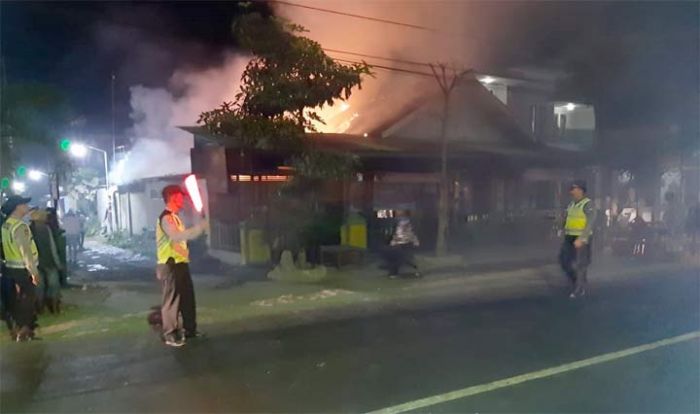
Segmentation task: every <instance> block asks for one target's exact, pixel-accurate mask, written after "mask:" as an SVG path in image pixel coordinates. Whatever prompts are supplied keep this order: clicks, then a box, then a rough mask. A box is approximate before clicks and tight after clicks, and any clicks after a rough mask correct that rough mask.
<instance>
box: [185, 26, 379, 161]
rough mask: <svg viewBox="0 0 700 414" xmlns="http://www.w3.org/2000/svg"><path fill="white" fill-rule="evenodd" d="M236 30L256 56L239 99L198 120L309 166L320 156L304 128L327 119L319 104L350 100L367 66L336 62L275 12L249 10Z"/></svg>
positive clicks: (252, 145) (211, 129) (367, 71)
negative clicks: (316, 153) (321, 115)
mask: <svg viewBox="0 0 700 414" xmlns="http://www.w3.org/2000/svg"><path fill="white" fill-rule="evenodd" d="M233 32H234V35H235V36H236V38H237V40H238V41H239V44H240V45H241V47H243V48H245V49H247V50H248V51H250V52H251V53H252V54H253V58H252V59H251V61H250V62H249V63H248V65H247V67H246V69H245V71H244V73H243V76H242V79H241V89H240V92H239V93H238V94H237V95H236V100H235V101H234V102H225V103H223V104H222V105H221V106H220V107H219V108H217V109H214V110H212V111H208V112H204V113H203V114H201V116H200V119H199V122H200V123H203V124H204V125H205V126H206V128H207V129H208V130H209V132H210V133H212V134H214V135H222V136H227V137H232V138H233V139H236V140H237V141H238V144H239V145H240V146H242V147H244V148H253V149H263V150H279V151H281V152H285V153H288V154H290V155H291V156H293V157H300V158H301V159H303V160H305V161H306V164H308V162H309V161H310V160H321V159H322V158H323V157H322V156H313V157H310V156H309V155H308V153H310V152H313V151H314V149H313V148H312V146H311V143H310V142H309V140H308V138H307V137H306V136H305V133H304V132H305V131H307V130H308V131H313V130H314V127H313V122H314V121H316V122H323V120H322V119H321V117H320V116H319V115H318V113H317V110H318V109H319V108H321V107H322V106H323V105H333V104H334V101H335V100H336V99H347V98H349V97H350V95H351V93H352V90H353V88H355V87H360V86H361V81H362V79H361V77H362V76H363V75H370V69H369V66H368V65H367V64H365V63H361V64H354V65H349V66H346V65H342V64H339V63H337V62H336V61H334V60H333V59H332V58H330V57H329V56H327V55H326V54H325V52H324V51H323V48H322V47H321V45H320V44H318V43H317V42H315V41H313V40H311V39H308V38H306V37H303V36H300V35H299V33H303V32H304V29H303V28H302V27H301V26H298V25H295V24H291V23H289V22H286V21H283V20H280V19H278V18H275V17H272V16H263V15H262V14H260V13H249V14H246V15H244V16H242V17H241V18H240V19H239V20H238V21H236V22H235V23H234V25H233ZM302 154H304V155H302ZM335 159H337V157H335ZM324 164H325V165H331V163H330V162H328V163H324ZM343 164H344V165H347V163H343ZM320 168H321V167H320V166H319V167H318V168H315V169H314V171H315V172H318V169H320Z"/></svg>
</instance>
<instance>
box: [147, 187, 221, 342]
mask: <svg viewBox="0 0 700 414" xmlns="http://www.w3.org/2000/svg"><path fill="white" fill-rule="evenodd" d="M184 196H185V193H184V192H183V191H182V188H180V186H178V185H169V186H166V187H165V188H164V189H163V201H164V202H165V210H163V212H162V213H161V215H160V217H158V221H157V222H156V245H157V255H156V256H157V260H158V264H157V267H156V276H157V277H158V280H160V281H161V285H162V290H163V304H162V306H161V316H162V319H163V341H164V342H165V344H166V345H168V346H174V347H179V346H182V345H184V344H185V338H196V337H198V336H200V334H199V333H198V332H197V315H196V309H195V300H194V287H193V285H192V277H191V276H190V268H189V261H190V253H189V249H188V247H187V240H192V239H195V238H197V237H199V235H200V234H202V232H204V231H205V230H207V229H208V223H207V221H206V220H202V221H201V222H200V223H198V224H197V225H195V226H193V227H190V228H188V229H186V228H185V225H184V224H183V223H182V220H180V217H179V216H178V214H177V213H178V212H179V211H180V210H181V209H182V207H183V205H184V200H185V198H184ZM179 316H182V328H184V334H183V332H181V329H180V328H181V326H180V324H179Z"/></svg>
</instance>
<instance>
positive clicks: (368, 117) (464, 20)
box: [276, 0, 525, 135]
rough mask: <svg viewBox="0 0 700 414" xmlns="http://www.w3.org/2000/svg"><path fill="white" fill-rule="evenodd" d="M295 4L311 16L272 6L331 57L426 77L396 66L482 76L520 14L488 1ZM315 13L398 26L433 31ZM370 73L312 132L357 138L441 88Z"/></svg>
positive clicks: (311, 0) (309, 0)
mask: <svg viewBox="0 0 700 414" xmlns="http://www.w3.org/2000/svg"><path fill="white" fill-rule="evenodd" d="M293 3H294V4H297V5H301V6H307V7H311V8H316V10H314V9H308V8H303V7H295V6H292V5H288V4H284V3H280V4H277V5H276V13H277V14H278V15H280V16H282V17H284V18H287V19H288V20H290V21H291V22H293V23H297V24H300V25H302V26H304V27H305V28H306V29H307V30H308V32H307V33H305V34H304V35H305V36H308V37H310V38H312V39H314V40H316V41H318V42H319V43H320V44H321V46H323V47H324V48H325V49H327V53H328V54H329V55H330V56H331V57H333V58H338V59H344V60H351V61H360V60H365V61H366V62H367V63H369V64H370V65H372V64H374V65H381V66H388V67H392V68H397V69H406V70H408V71H413V72H421V73H425V74H430V73H431V69H430V67H428V66H425V65H415V64H409V63H406V62H400V61H399V60H402V61H411V62H423V63H445V64H448V65H450V66H453V67H454V68H456V69H460V70H462V69H477V70H478V69H483V68H484V67H486V66H488V65H489V64H490V63H492V62H493V61H494V60H496V59H498V57H497V56H496V54H497V53H498V51H500V50H503V47H502V46H504V45H503V42H504V41H505V37H506V33H508V32H510V31H512V30H514V29H513V27H514V26H513V25H512V24H511V23H512V21H513V20H514V16H516V15H517V14H518V13H519V12H518V10H520V9H522V8H524V7H525V5H522V7H521V6H519V5H517V4H509V5H506V6H507V7H494V6H493V5H490V4H488V3H486V2H474V1H401V2H399V1H390V0H385V1H381V0H380V1H378V0H353V1H352V2H348V1H326V0H294V2H293ZM496 3H500V2H496ZM317 9H327V10H334V11H338V12H342V13H347V14H354V15H359V16H368V17H371V18H376V19H384V20H389V21H394V22H401V23H406V24H409V25H417V26H421V27H423V28H426V29H431V30H422V29H417V28H411V27H405V26H400V25H393V24H388V23H386V22H379V21H373V20H369V19H362V18H355V17H350V16H347V15H339V14H333V13H326V12H323V11H320V10H317ZM508 49H513V47H512V46H510V47H508ZM338 51H344V52H354V53H359V54H363V55H368V56H366V57H363V56H358V55H352V54H347V53H340V52H338ZM369 56H372V57H369ZM379 57H381V58H387V59H395V60H387V59H380V58H379ZM341 63H344V62H342V61H341ZM374 72H375V75H376V77H375V78H367V79H365V81H364V83H363V85H362V90H356V91H354V93H353V96H351V98H350V100H349V101H348V102H347V104H346V105H334V106H333V107H330V108H328V107H327V108H324V110H323V111H321V116H322V117H323V118H324V120H325V121H326V124H327V125H326V126H320V125H317V127H318V128H319V129H320V130H321V131H322V132H347V133H353V134H359V135H362V134H363V132H366V130H365V128H371V127H372V126H373V125H376V124H377V123H380V122H381V121H382V120H383V119H385V117H387V116H390V114H389V113H390V112H391V111H392V110H395V109H396V107H397V106H398V107H400V106H404V105H406V104H410V102H411V101H412V100H414V99H416V98H419V97H421V96H424V95H425V93H426V91H434V90H435V89H436V88H437V87H438V86H437V83H436V81H435V80H434V79H431V78H430V76H420V75H416V74H411V73H406V72H399V71H389V70H385V69H381V68H376V69H374ZM348 105H349V106H348Z"/></svg>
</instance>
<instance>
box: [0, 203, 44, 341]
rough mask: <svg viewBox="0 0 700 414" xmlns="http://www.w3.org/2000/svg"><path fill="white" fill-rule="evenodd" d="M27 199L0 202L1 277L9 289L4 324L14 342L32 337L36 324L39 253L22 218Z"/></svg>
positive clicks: (26, 206) (26, 212) (27, 210)
mask: <svg viewBox="0 0 700 414" xmlns="http://www.w3.org/2000/svg"><path fill="white" fill-rule="evenodd" d="M29 201H31V199H29V198H24V197H20V196H11V197H10V198H9V199H8V200H7V201H6V202H5V204H3V206H2V213H3V214H5V215H6V216H7V219H6V220H5V222H4V223H3V225H2V230H1V232H2V250H3V257H4V258H5V267H4V271H3V278H7V279H8V280H7V282H9V283H6V284H5V285H9V286H10V287H11V288H12V289H13V291H11V292H9V294H8V293H7V292H6V296H7V297H6V299H7V301H8V303H7V311H8V315H7V316H8V318H9V320H8V321H7V322H8V327H10V333H11V335H12V336H13V339H15V340H17V341H18V342H21V341H29V340H32V339H34V328H35V326H36V312H35V306H34V305H35V289H34V288H35V286H36V285H37V284H38V282H39V270H38V264H39V253H38V252H37V248H36V244H35V243H34V239H33V238H32V233H31V231H30V230H29V226H28V225H27V224H26V223H24V222H23V221H22V219H23V218H24V216H26V215H27V214H28V213H29V210H30V209H29V205H28V203H29Z"/></svg>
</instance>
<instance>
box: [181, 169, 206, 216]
mask: <svg viewBox="0 0 700 414" xmlns="http://www.w3.org/2000/svg"><path fill="white" fill-rule="evenodd" d="M185 187H186V188H187V193H188V194H189V195H190V198H191V199H192V204H194V209H195V210H197V212H198V213H202V215H204V212H203V211H202V208H203V207H204V203H202V196H201V195H200V194H199V186H198V185H197V177H195V175H194V174H190V175H188V176H187V178H185Z"/></svg>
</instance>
